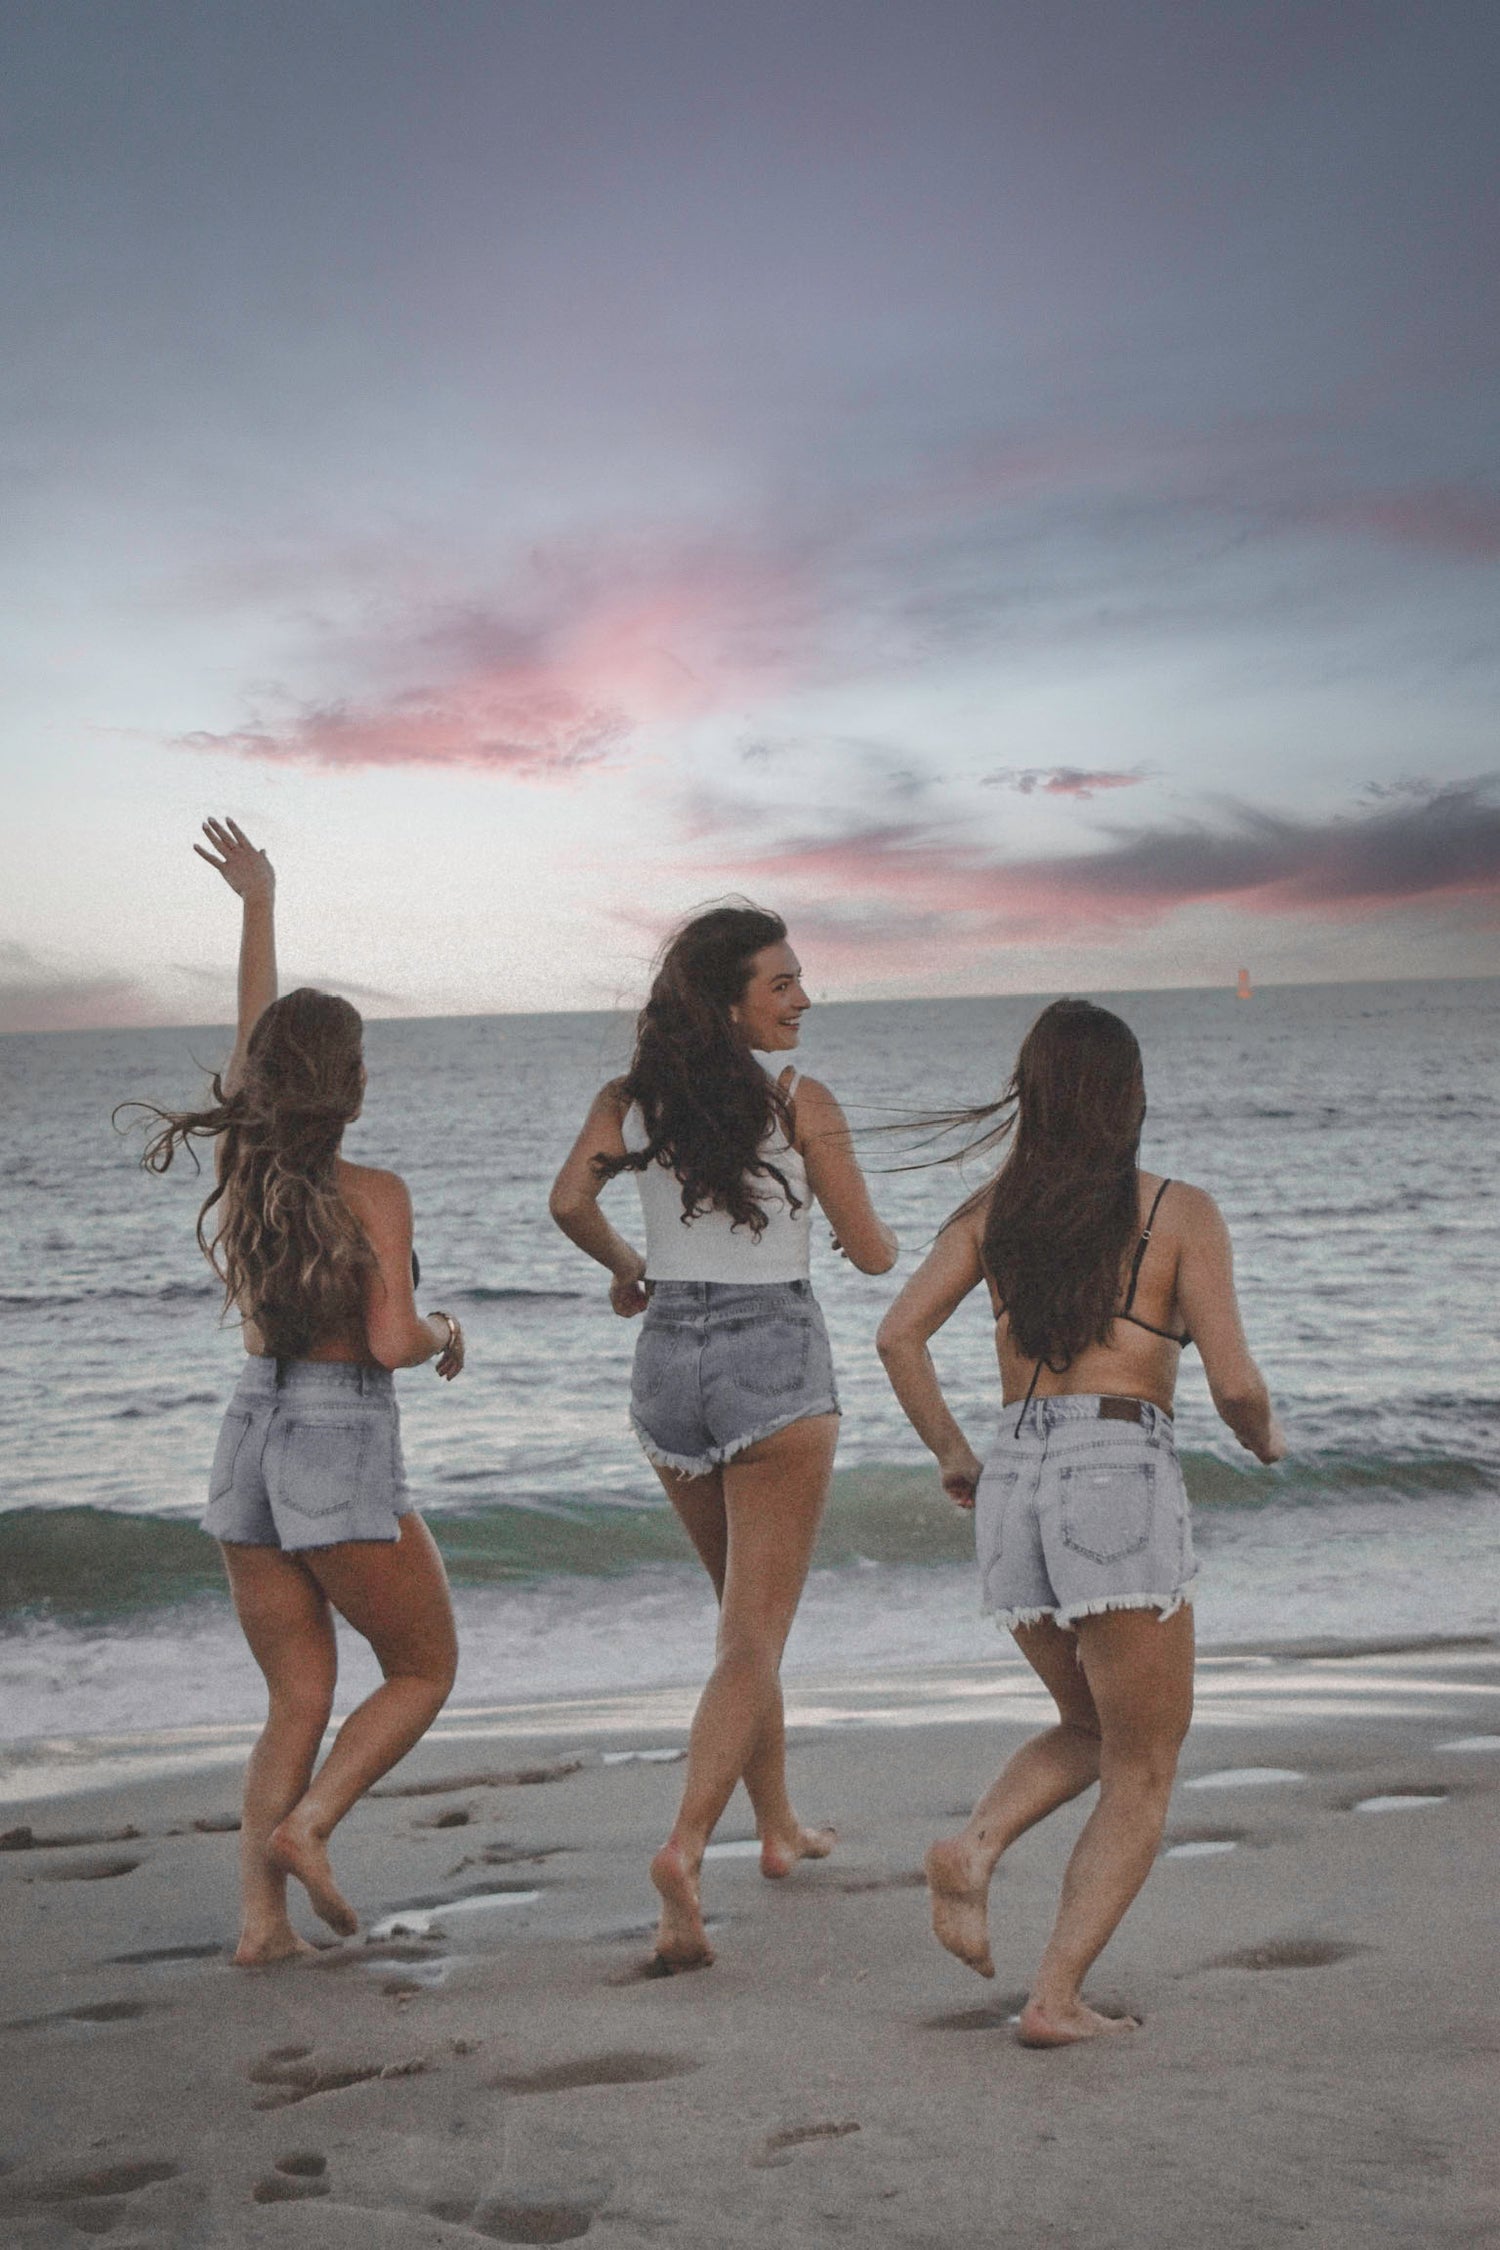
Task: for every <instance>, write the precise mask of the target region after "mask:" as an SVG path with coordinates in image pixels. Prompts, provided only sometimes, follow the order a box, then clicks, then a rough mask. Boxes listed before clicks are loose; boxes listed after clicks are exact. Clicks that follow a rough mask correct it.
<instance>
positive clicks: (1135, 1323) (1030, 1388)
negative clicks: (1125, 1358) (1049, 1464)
mask: <svg viewBox="0 0 1500 2250" xmlns="http://www.w3.org/2000/svg"><path fill="white" fill-rule="evenodd" d="M1171 1185H1172V1183H1171V1181H1170V1180H1163V1181H1162V1183H1161V1186H1160V1187H1159V1188H1158V1189H1157V1191H1156V1194H1155V1195H1154V1196H1153V1198H1152V1201H1151V1208H1150V1210H1149V1211H1148V1212H1147V1213H1146V1224H1145V1225H1144V1226H1143V1227H1142V1229H1141V1239H1140V1241H1139V1242H1138V1243H1137V1244H1136V1246H1135V1256H1134V1257H1133V1258H1132V1259H1131V1261H1130V1286H1129V1287H1128V1288H1127V1290H1126V1292H1125V1302H1124V1304H1123V1305H1122V1306H1121V1307H1120V1309H1119V1311H1118V1312H1117V1313H1116V1314H1115V1318H1116V1320H1128V1321H1129V1322H1130V1323H1131V1325H1132V1327H1135V1328H1144V1329H1147V1330H1148V1331H1149V1332H1150V1334H1151V1335H1153V1336H1160V1337H1162V1338H1164V1339H1165V1341H1166V1342H1167V1343H1169V1344H1176V1345H1177V1346H1178V1347H1179V1349H1181V1350H1184V1351H1185V1350H1186V1349H1187V1347H1188V1345H1189V1344H1190V1343H1191V1342H1192V1340H1193V1339H1192V1337H1191V1336H1189V1335H1188V1334H1187V1333H1186V1332H1185V1331H1184V1333H1183V1334H1182V1335H1181V1336H1174V1335H1173V1333H1172V1331H1171V1329H1170V1328H1158V1327H1157V1325H1156V1323H1155V1322H1154V1321H1151V1320H1142V1318H1141V1316H1140V1314H1139V1313H1134V1312H1132V1311H1131V1309H1130V1308H1131V1306H1132V1305H1133V1304H1134V1303H1135V1288H1136V1283H1137V1282H1138V1281H1139V1280H1140V1278H1141V1260H1142V1259H1143V1258H1144V1257H1145V1255H1146V1245H1147V1243H1148V1242H1149V1241H1150V1240H1151V1229H1152V1227H1153V1226H1154V1225H1155V1224H1156V1214H1157V1212H1158V1211H1159V1210H1160V1208H1161V1199H1162V1197H1163V1196H1164V1195H1165V1194H1166V1192H1167V1190H1168V1188H1169V1187H1170V1186H1171ZM1045 1364H1046V1362H1045V1361H1043V1360H1040V1359H1039V1360H1038V1361H1037V1363H1036V1365H1035V1367H1033V1369H1032V1370H1031V1381H1030V1382H1029V1383H1028V1384H1027V1386H1026V1396H1025V1398H1023V1399H1022V1401H1021V1411H1020V1413H1019V1414H1018V1415H1017V1417H1016V1426H1015V1428H1014V1430H1012V1432H1011V1435H1012V1437H1019V1436H1020V1434H1021V1426H1022V1424H1023V1423H1024V1422H1025V1420H1026V1409H1027V1407H1028V1406H1030V1404H1031V1402H1032V1400H1033V1398H1034V1397H1035V1396H1036V1387H1037V1383H1038V1382H1039V1380H1040V1379H1041V1373H1042V1368H1043V1367H1044V1365H1045Z"/></svg>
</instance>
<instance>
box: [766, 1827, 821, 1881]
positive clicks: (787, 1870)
mask: <svg viewBox="0 0 1500 2250" xmlns="http://www.w3.org/2000/svg"><path fill="white" fill-rule="evenodd" d="M838 1833H839V1832H838V1830H837V1829H836V1828H804V1827H803V1826H802V1825H801V1823H800V1822H799V1823H798V1824H797V1826H796V1827H795V1828H793V1829H792V1830H791V1831H790V1833H789V1834H785V1835H778V1836H762V1838H761V1840H760V1871H761V1873H762V1875H768V1876H769V1877H770V1878H771V1880H772V1881H773V1882H775V1881H776V1880H778V1878H779V1877H781V1876H783V1875H790V1874H791V1872H792V1869H793V1868H794V1867H795V1866H796V1864H797V1862H798V1860H799V1859H826V1858H827V1857H828V1854H829V1853H830V1852H831V1851H832V1850H833V1847H834V1845H835V1844H836V1843H837V1842H838Z"/></svg>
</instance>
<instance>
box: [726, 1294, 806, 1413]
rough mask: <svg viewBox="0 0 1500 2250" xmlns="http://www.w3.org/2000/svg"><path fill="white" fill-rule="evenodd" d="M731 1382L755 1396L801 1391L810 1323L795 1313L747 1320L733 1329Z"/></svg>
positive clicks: (779, 1396)
mask: <svg viewBox="0 0 1500 2250" xmlns="http://www.w3.org/2000/svg"><path fill="white" fill-rule="evenodd" d="M731 1333H732V1345H731V1348H732V1350H733V1353H734V1382H735V1386H736V1388H737V1389H739V1390H743V1391H749V1392H750V1393H751V1394H752V1396H753V1397H756V1398H782V1397H787V1396H790V1394H791V1393H792V1392H793V1391H800V1390H801V1388H802V1385H803V1383H804V1382H805V1381H806V1379H807V1363H808V1360H809V1359H810V1357H811V1356H812V1340H813V1324H812V1322H811V1321H810V1320H799V1319H797V1318H796V1317H795V1315H790V1314H788V1315H781V1316H776V1315H773V1316H772V1317H771V1318H770V1319H765V1320H747V1321H746V1322H745V1324H744V1326H743V1327H741V1328H736V1329H734V1330H733V1331H732V1332H731Z"/></svg>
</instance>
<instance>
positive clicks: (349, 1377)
mask: <svg viewBox="0 0 1500 2250" xmlns="http://www.w3.org/2000/svg"><path fill="white" fill-rule="evenodd" d="M235 1388H236V1390H237V1391H238V1392H239V1394H240V1395H241V1396H251V1397H257V1398H258V1397H262V1396H264V1397H266V1398H273V1397H275V1396H276V1395H277V1394H278V1393H280V1394H282V1395H283V1396H284V1395H285V1394H286V1392H288V1391H296V1392H299V1393H301V1395H302V1396H303V1397H306V1396H308V1395H309V1393H311V1394H312V1395H314V1396H317V1395H322V1396H324V1397H330V1396H336V1395H338V1394H339V1393H343V1394H345V1395H348V1394H349V1393H351V1392H352V1393H353V1395H354V1396H355V1397H356V1398H382V1399H391V1398H394V1397H395V1393H396V1386H395V1380H394V1378H393V1377H392V1374H391V1371H390V1369H389V1368H388V1367H358V1366H356V1365H355V1364H354V1363H353V1362H352V1361H350V1360H345V1359H272V1358H270V1357H269V1356H267V1357H265V1358H261V1357H260V1356H258V1355H257V1354H256V1353H253V1352H250V1353H247V1354H246V1356H245V1368H244V1372H243V1374H242V1375H241V1376H240V1379H239V1382H238V1383H237V1384H236V1386H235Z"/></svg>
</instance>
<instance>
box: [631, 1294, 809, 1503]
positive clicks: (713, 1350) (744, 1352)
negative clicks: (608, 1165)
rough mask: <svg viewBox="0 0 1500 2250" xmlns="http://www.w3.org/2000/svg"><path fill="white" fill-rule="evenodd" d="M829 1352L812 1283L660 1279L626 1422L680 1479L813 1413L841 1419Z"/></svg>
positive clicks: (639, 1349) (639, 1348)
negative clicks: (678, 1471)
mask: <svg viewBox="0 0 1500 2250" xmlns="http://www.w3.org/2000/svg"><path fill="white" fill-rule="evenodd" d="M838 1410H839V1402H838V1393H837V1392H836V1391H835V1389H834V1383H833V1353H832V1351H831V1350H830V1348H829V1343H828V1331H827V1329H826V1328H825V1327H824V1325H823V1315H822V1313H821V1312H820V1311H819V1310H818V1306H817V1302H816V1300H815V1298H814V1296H813V1293H812V1284H811V1283H810V1282H806V1281H656V1282H653V1283H652V1284H651V1302H650V1304H649V1305H648V1306H647V1308H646V1316H645V1319H644V1320H643V1322H642V1323H641V1332H640V1335H639V1336H638V1337H637V1338H636V1346H635V1366H634V1369H633V1370H632V1373H631V1378H630V1420H631V1424H632V1426H633V1428H634V1430H635V1434H636V1436H637V1437H638V1438H639V1439H640V1441H641V1444H642V1445H643V1446H644V1448H645V1450H646V1454H647V1457H648V1459H650V1460H652V1461H655V1462H658V1463H659V1464H660V1465H661V1467H662V1468H665V1469H678V1470H680V1471H681V1472H682V1474H683V1475H684V1476H690V1477H702V1476H707V1474H708V1472H709V1470H710V1469H716V1468H717V1467H718V1466H719V1464H720V1462H721V1461H728V1460H731V1459H732V1458H733V1457H734V1455H735V1454H736V1453H741V1452H743V1451H744V1449H745V1447H746V1446H747V1445H753V1444H754V1443H755V1441H756V1439H757V1438H764V1437H771V1436H772V1435H774V1433H775V1432H776V1431H777V1430H784V1429H786V1428H787V1426H788V1425H789V1424H790V1423H792V1422H801V1421H804V1420H805V1419H806V1418H807V1417H808V1416H809V1415H811V1414H837V1412H838Z"/></svg>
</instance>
